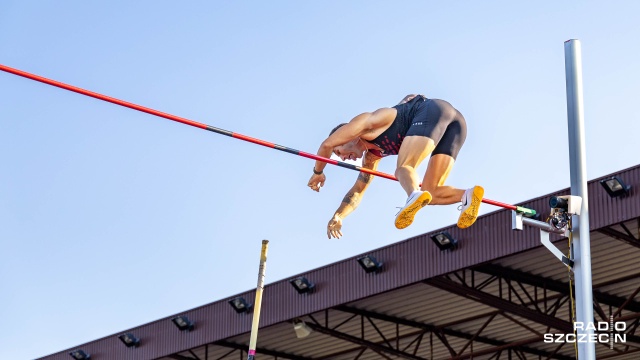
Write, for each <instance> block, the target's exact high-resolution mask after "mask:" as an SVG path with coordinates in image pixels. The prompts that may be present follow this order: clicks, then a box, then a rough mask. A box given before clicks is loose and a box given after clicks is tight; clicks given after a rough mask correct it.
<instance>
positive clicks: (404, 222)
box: [396, 191, 431, 229]
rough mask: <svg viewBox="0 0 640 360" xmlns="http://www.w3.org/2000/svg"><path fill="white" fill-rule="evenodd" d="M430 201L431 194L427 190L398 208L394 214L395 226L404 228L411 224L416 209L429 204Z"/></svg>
mask: <svg viewBox="0 0 640 360" xmlns="http://www.w3.org/2000/svg"><path fill="white" fill-rule="evenodd" d="M430 202H431V194H430V193H429V192H428V191H425V192H423V193H422V194H421V195H420V196H419V197H418V198H417V199H416V200H415V201H414V202H413V203H412V204H411V205H409V206H407V207H405V208H404V209H402V210H400V213H398V216H396V228H398V229H404V228H406V227H408V226H409V225H411V224H412V223H413V218H414V217H415V216H416V213H417V212H418V210H420V209H422V208H423V207H425V206H427V205H429V203H430Z"/></svg>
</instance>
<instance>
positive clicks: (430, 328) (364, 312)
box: [334, 305, 573, 360]
mask: <svg viewBox="0 0 640 360" xmlns="http://www.w3.org/2000/svg"><path fill="white" fill-rule="evenodd" d="M334 309H335V310H338V311H343V312H348V313H351V314H357V315H362V316H366V317H370V318H373V319H378V320H383V321H388V322H392V323H396V324H400V325H405V326H409V327H414V328H418V329H422V330H426V331H430V332H441V333H443V334H445V335H448V336H454V337H458V338H463V339H466V340H471V339H473V338H474V335H472V334H468V333H465V332H462V331H457V330H453V329H448V328H443V327H438V326H435V325H431V324H425V323H422V322H417V321H413V320H408V319H404V318H400V317H396V316H390V315H385V314H379V313H376V312H373V311H368V310H362V309H358V308H354V307H351V306H346V305H339V306H336V307H334ZM495 314H496V313H493V314H489V316H491V315H495ZM487 317H488V316H487ZM474 340H475V341H478V342H481V343H485V344H489V345H493V346H497V347H502V349H504V348H505V346H508V345H509V344H510V343H508V342H506V341H500V340H495V339H491V338H488V337H484V336H476V337H475V339H474ZM514 346H518V347H519V348H520V349H521V350H523V351H525V352H527V353H530V354H532V355H538V356H542V357H545V358H546V357H549V356H550V355H551V353H549V352H547V351H543V350H538V349H534V348H529V347H524V346H522V344H516V343H514ZM556 358H557V359H564V360H571V359H573V358H572V357H570V356H557V357H556Z"/></svg>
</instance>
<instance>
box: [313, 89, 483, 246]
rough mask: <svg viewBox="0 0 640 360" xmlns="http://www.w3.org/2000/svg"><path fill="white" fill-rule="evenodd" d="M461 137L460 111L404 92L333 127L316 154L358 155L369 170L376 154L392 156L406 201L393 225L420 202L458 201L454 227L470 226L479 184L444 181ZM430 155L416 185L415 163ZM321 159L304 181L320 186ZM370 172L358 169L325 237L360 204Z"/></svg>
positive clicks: (404, 221)
mask: <svg viewBox="0 0 640 360" xmlns="http://www.w3.org/2000/svg"><path fill="white" fill-rule="evenodd" d="M466 136H467V125H466V122H465V119H464V116H462V114H461V113H460V112H459V111H458V110H456V109H455V108H454V107H453V106H451V104H449V103H448V102H446V101H444V100H438V99H428V98H426V97H425V96H423V95H407V96H406V97H405V98H404V99H403V100H402V101H401V102H400V104H398V105H396V106H394V107H391V108H381V109H378V110H376V111H374V112H366V113H362V114H360V115H358V116H356V117H354V118H353V119H351V121H349V122H348V123H345V124H340V125H338V126H337V127H336V128H334V129H333V130H332V131H331V133H330V135H329V137H328V138H327V139H325V140H324V141H323V142H322V144H321V145H320V148H319V149H318V155H319V156H322V157H325V158H328V157H330V156H331V154H335V155H336V156H338V157H339V158H341V159H342V160H343V161H344V160H356V159H359V158H363V157H364V158H363V159H362V167H363V168H367V169H371V170H375V169H376V168H377V167H378V162H379V161H380V159H381V158H383V157H386V156H389V155H398V161H397V165H396V171H395V176H396V178H397V179H398V181H399V182H400V185H401V186H402V188H403V189H404V190H405V191H406V193H407V196H408V198H407V202H406V204H405V206H404V207H403V208H402V209H401V210H400V212H398V214H397V215H396V219H395V225H396V227H397V228H398V229H404V228H406V227H407V226H409V225H411V223H412V222H413V219H414V217H415V215H416V213H417V212H418V210H420V209H421V208H423V207H424V206H426V205H429V204H430V205H448V204H455V203H458V202H462V205H461V206H460V210H461V212H460V217H459V219H458V227H460V228H467V227H469V226H471V225H472V224H473V223H474V222H475V221H476V218H477V217H478V210H479V208H480V203H481V202H482V197H483V196H484V189H483V188H482V187H480V186H474V187H473V188H470V189H467V190H463V189H458V188H454V187H451V186H446V185H444V183H445V181H446V180H447V177H448V176H449V172H450V171H451V169H452V168H453V164H454V163H455V160H456V157H457V156H458V152H459V151H460V148H461V147H462V144H464V140H465V138H466ZM429 154H431V158H430V159H429V164H428V166H427V171H426V173H425V174H424V178H423V180H422V185H419V184H420V182H419V179H418V175H417V174H416V168H417V167H418V165H420V163H421V162H422V161H423V160H424V159H425V158H426V157H427V156H428V155H429ZM325 166H326V164H325V163H324V162H322V161H316V163H315V166H314V168H313V175H312V176H311V179H309V183H308V186H309V187H310V188H311V189H312V190H314V191H320V188H321V187H322V186H324V182H325V180H326V177H325V175H324V173H323V169H324V167H325ZM371 179H372V175H370V174H367V173H363V172H361V173H360V174H359V175H358V179H357V180H356V183H355V184H354V185H353V187H352V188H351V190H349V192H348V193H347V195H346V196H345V197H344V199H343V200H342V203H341V204H340V206H339V207H338V210H336V212H335V214H334V215H333V217H332V218H331V220H329V224H328V225H327V236H328V237H329V238H332V237H335V238H340V237H341V236H342V219H344V218H345V217H346V216H347V215H349V214H350V213H351V212H352V211H353V210H354V209H355V208H356V207H357V206H358V204H359V203H360V200H361V199H362V195H363V194H364V191H365V190H366V189H367V187H368V186H369V183H370V182H371Z"/></svg>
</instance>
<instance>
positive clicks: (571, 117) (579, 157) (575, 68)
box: [564, 39, 596, 360]
mask: <svg viewBox="0 0 640 360" xmlns="http://www.w3.org/2000/svg"><path fill="white" fill-rule="evenodd" d="M564 56H565V61H564V64H565V71H566V80H567V116H568V123H569V167H570V171H571V195H576V196H580V197H581V198H582V209H581V211H580V216H575V215H574V216H573V219H572V226H573V231H572V233H573V235H572V236H573V251H574V252H573V255H574V274H575V286H576V321H577V322H580V323H582V324H584V327H583V328H584V330H578V334H579V335H580V334H586V336H587V339H593V335H594V332H593V330H592V329H589V330H588V329H586V328H587V325H588V324H592V322H593V321H594V318H593V285H592V280H591V240H590V237H589V198H588V194H587V166H586V154H585V140H584V118H583V112H584V109H583V99H582V57H581V47H580V41H579V40H573V39H572V40H568V41H566V42H565V43H564ZM595 358H596V348H595V342H592V341H589V342H581V343H578V359H579V360H595Z"/></svg>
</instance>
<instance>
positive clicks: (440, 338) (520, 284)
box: [41, 166, 640, 360]
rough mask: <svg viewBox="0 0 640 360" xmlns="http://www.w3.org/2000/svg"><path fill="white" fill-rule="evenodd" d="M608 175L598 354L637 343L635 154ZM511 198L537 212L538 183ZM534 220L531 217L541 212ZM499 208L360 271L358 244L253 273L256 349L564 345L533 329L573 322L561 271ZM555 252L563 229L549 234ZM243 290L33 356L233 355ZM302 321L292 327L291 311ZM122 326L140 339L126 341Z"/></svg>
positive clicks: (285, 355)
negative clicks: (302, 329) (277, 275)
mask: <svg viewBox="0 0 640 360" xmlns="http://www.w3.org/2000/svg"><path fill="white" fill-rule="evenodd" d="M615 175H617V176H619V177H620V178H621V179H623V180H624V181H625V182H626V183H627V184H631V185H632V186H633V187H632V189H631V192H630V193H629V195H628V196H626V197H622V198H620V197H618V198H611V197H610V196H609V195H608V194H607V192H606V191H605V190H604V189H603V187H602V186H600V184H599V180H601V179H606V178H608V177H610V176H605V177H602V178H600V179H595V180H592V181H590V182H589V185H588V191H589V215H590V227H591V229H590V230H591V251H592V275H593V277H592V280H593V291H594V292H593V295H594V314H595V321H599V322H607V323H608V322H609V321H610V316H612V315H613V316H614V320H615V321H616V322H620V323H621V322H624V323H625V324H626V342H624V343H622V342H617V343H614V344H608V343H607V344H596V354H597V357H598V359H610V358H615V359H637V358H638V356H640V355H639V354H638V353H637V352H638V351H640V335H635V332H636V328H637V327H638V326H639V324H640V301H637V300H635V297H636V295H637V293H638V292H640V269H639V268H638V266H637V264H638V260H637V257H638V255H640V192H639V191H638V189H640V166H635V167H632V168H629V169H626V170H621V171H619V172H617V173H615ZM567 194H569V189H564V190H561V191H558V192H556V193H553V194H547V195H544V196H540V197H538V198H535V199H531V200H529V201H526V202H524V203H521V204H518V205H521V206H526V207H528V208H532V209H535V210H537V211H538V212H539V213H542V214H543V216H545V214H547V213H548V212H549V205H548V199H549V197H550V196H555V195H567ZM542 220H544V219H542ZM511 221H512V219H511V212H510V211H507V210H502V211H496V212H493V213H490V214H487V215H484V216H481V217H480V218H478V220H477V222H476V224H474V225H473V226H472V227H471V228H469V229H466V230H462V229H458V228H457V227H455V226H449V227H446V228H443V229H438V230H435V231H432V232H429V233H426V234H423V235H420V236H417V237H414V238H410V239H407V240H405V241H402V242H399V243H395V244H392V245H389V246H386V247H383V248H379V249H375V250H372V251H370V252H369V253H367V254H368V255H373V256H374V257H375V258H377V259H378V260H379V261H381V262H383V263H384V265H383V268H382V271H380V272H378V273H366V272H365V271H363V269H362V268H361V267H360V266H359V264H358V262H357V261H356V260H357V259H358V258H359V257H361V256H363V255H367V254H361V255H358V256H354V257H352V258H348V259H345V260H343V261H340V262H336V263H333V264H329V265H326V266H324V267H321V268H318V269H315V270H310V271H308V272H305V273H303V274H299V275H296V276H292V277H291V279H293V278H296V277H298V276H304V277H306V278H307V279H309V280H310V281H311V282H313V283H314V284H315V289H314V291H313V292H312V293H309V294H298V293H297V292H296V291H295V289H294V288H293V287H292V286H291V284H289V280H283V281H279V282H275V283H272V284H269V285H267V286H265V289H264V296H263V305H262V313H261V319H260V325H261V327H260V332H259V337H258V348H257V353H256V359H360V360H367V359H471V358H473V359H501V358H507V359H512V358H518V359H574V358H575V349H574V346H573V345H574V344H572V343H546V342H545V341H544V339H545V338H544V334H546V333H555V334H566V333H572V332H573V331H572V320H571V319H572V318H571V304H572V300H571V299H572V297H573V289H572V286H571V272H569V271H568V268H567V267H566V266H564V265H563V264H562V263H561V262H560V261H558V259H557V258H555V257H554V256H553V255H552V254H551V253H550V252H549V251H548V250H547V249H546V248H544V247H542V245H541V243H540V231H539V230H538V229H535V228H530V227H525V229H524V231H514V230H512V228H511ZM442 231H447V232H448V233H450V234H451V235H452V236H453V237H454V238H456V239H458V241H459V247H458V248H457V249H456V250H453V251H451V250H446V251H441V250H439V249H438V248H437V247H436V246H435V245H434V243H433V242H432V241H431V239H430V236H431V235H434V234H436V233H439V232H442ZM552 240H553V241H554V244H555V245H556V246H558V247H559V248H560V249H561V250H562V251H563V252H564V253H567V252H568V249H569V247H568V243H569V240H568V239H567V238H563V237H560V236H557V235H552ZM254 294H255V290H252V291H247V292H244V293H241V294H236V295H234V296H231V297H229V298H227V299H223V300H220V301H216V302H213V303H210V304H207V305H204V306H201V307H198V308H195V309H191V310H187V311H184V312H183V313H181V314H179V315H186V316H187V317H188V318H189V319H191V320H192V321H194V322H195V328H194V330H193V331H190V332H180V331H179V330H178V329H177V328H176V327H175V325H174V324H173V323H172V322H171V319H172V318H173V317H174V316H175V315H172V316H168V317H166V318H163V319H159V320H157V321H154V322H151V323H148V324H144V325H141V326H138V327H135V328H132V329H126V330H123V331H122V332H120V333H118V334H114V335H109V336H106V337H104V338H101V339H97V340H95V341H92V342H89V343H86V344H80V345H78V346H75V347H73V348H71V349H67V350H64V351H61V352H59V353H56V354H52V355H50V356H46V357H43V358H41V359H46V360H58V359H65V360H68V359H70V355H69V353H70V351H72V350H76V349H82V350H83V351H84V352H85V353H87V354H90V355H91V359H92V360H102V359H131V360H133V359H136V360H138V359H161V360H170V359H173V360H175V359H178V360H194V359H196V360H205V359H206V360H211V359H237V358H241V359H242V358H246V350H247V349H248V343H249V331H250V328H251V313H249V314H244V313H237V312H236V311H234V309H233V308H232V307H231V306H230V305H229V303H228V301H229V300H230V299H232V298H235V297H237V296H242V297H244V298H245V299H247V300H248V301H249V302H252V301H253V299H254ZM298 320H302V321H304V323H305V324H306V327H307V328H308V329H309V330H310V331H311V333H310V334H309V336H307V337H303V338H297V336H296V333H295V331H294V326H293V323H294V321H298ZM126 332H129V333H131V334H133V335H135V336H136V337H137V338H139V339H140V345H139V346H138V347H135V348H127V347H125V346H124V344H123V343H122V342H121V341H120V340H119V339H118V337H117V336H118V335H120V334H122V333H126Z"/></svg>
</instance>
